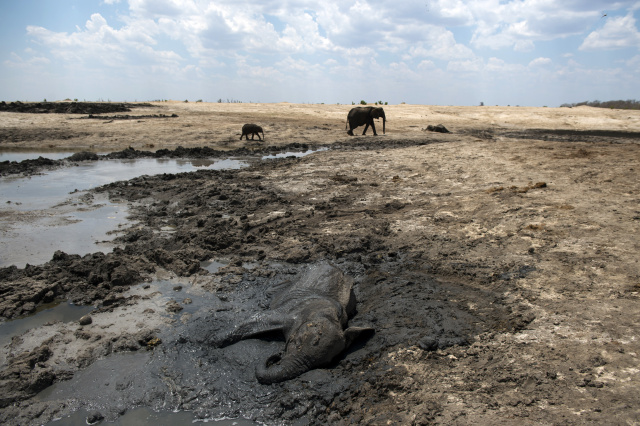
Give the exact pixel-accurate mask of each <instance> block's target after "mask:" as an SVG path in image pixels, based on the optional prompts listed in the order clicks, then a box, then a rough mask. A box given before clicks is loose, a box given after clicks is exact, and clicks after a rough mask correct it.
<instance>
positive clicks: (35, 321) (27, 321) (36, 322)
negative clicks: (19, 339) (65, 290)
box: [0, 302, 94, 365]
mask: <svg viewBox="0 0 640 426" xmlns="http://www.w3.org/2000/svg"><path fill="white" fill-rule="evenodd" d="M93 309H94V308H93V306H79V305H74V304H73V303H71V302H62V303H60V302H52V303H49V304H47V305H44V306H42V307H40V309H38V311H37V312H36V313H34V314H33V315H29V316H26V317H23V318H19V319H15V320H9V321H5V322H2V323H0V347H4V346H5V345H7V344H9V343H10V342H11V339H12V338H13V337H14V336H19V335H21V334H23V333H24V332H26V331H27V330H30V329H32V328H35V327H41V326H43V325H45V324H49V323H53V322H56V321H61V322H70V321H77V320H79V319H80V318H81V317H82V316H83V315H86V314H88V313H90V312H91V311H92V310H93ZM4 361H5V360H4V353H2V354H0V365H1V364H4Z"/></svg>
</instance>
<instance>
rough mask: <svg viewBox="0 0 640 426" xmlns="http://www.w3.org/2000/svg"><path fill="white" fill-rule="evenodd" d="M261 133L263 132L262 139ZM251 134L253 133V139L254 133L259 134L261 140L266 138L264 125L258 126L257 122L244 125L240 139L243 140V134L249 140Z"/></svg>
mask: <svg viewBox="0 0 640 426" xmlns="http://www.w3.org/2000/svg"><path fill="white" fill-rule="evenodd" d="M260 133H262V139H260ZM249 135H251V140H253V136H254V135H257V136H258V140H259V141H262V140H264V130H262V127H260V126H258V125H257V124H245V125H244V126H242V134H241V135H240V140H242V137H243V136H244V137H245V139H246V140H249Z"/></svg>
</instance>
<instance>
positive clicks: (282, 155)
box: [262, 148, 328, 160]
mask: <svg viewBox="0 0 640 426" xmlns="http://www.w3.org/2000/svg"><path fill="white" fill-rule="evenodd" d="M327 149H328V148H320V149H315V150H314V149H309V150H307V151H304V152H280V153H278V154H271V155H265V156H263V157H262V159H263V160H272V159H275V158H287V157H306V156H307V155H309V154H313V153H314V152H321V151H326V150H327Z"/></svg>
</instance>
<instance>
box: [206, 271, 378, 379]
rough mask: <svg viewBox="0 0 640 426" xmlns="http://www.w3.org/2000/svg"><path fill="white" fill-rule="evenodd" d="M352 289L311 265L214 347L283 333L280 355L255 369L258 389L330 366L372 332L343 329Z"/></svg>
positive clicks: (351, 310)
mask: <svg viewBox="0 0 640 426" xmlns="http://www.w3.org/2000/svg"><path fill="white" fill-rule="evenodd" d="M352 285H353V281H352V280H351V279H350V278H348V277H347V276H345V275H344V274H343V273H342V271H340V270H339V269H338V268H336V267H335V266H333V265H331V264H329V263H327V262H320V263H317V264H314V265H311V266H309V267H308V269H307V270H306V272H305V273H304V274H303V275H302V277H301V278H300V279H299V280H298V281H297V282H296V283H294V284H292V285H291V284H290V283H288V282H286V283H283V284H280V285H279V286H277V287H276V288H275V289H273V291H272V292H271V294H272V297H271V301H270V304H269V308H270V310H269V311H266V312H261V313H258V314H255V315H253V316H252V317H251V318H249V319H247V320H246V321H245V322H243V323H241V324H238V325H236V326H235V327H234V328H233V329H231V330H229V331H227V332H224V333H221V334H219V335H218V336H216V337H215V338H214V341H213V343H214V345H215V346H217V347H224V346H228V345H230V344H233V343H235V342H238V341H240V340H242V339H247V338H253V337H259V336H260V335H261V334H264V333H268V332H274V331H281V332H282V333H283V334H284V338H285V341H286V345H285V349H284V353H282V354H277V355H273V356H271V357H269V358H268V359H267V360H266V362H264V364H261V365H259V366H258V367H257V368H256V378H257V379H258V381H259V382H260V383H262V384H271V383H277V382H283V381H285V380H289V379H293V378H294V377H297V376H299V375H301V374H302V373H305V372H307V371H309V370H312V369H314V368H316V367H320V366H322V365H325V364H328V363H329V362H331V360H332V359H333V358H335V357H336V356H337V355H338V354H340V353H341V352H342V351H343V350H344V349H345V348H347V347H348V346H349V345H350V344H351V342H353V340H355V339H356V338H357V337H358V336H359V335H360V334H361V333H370V332H373V329H372V328H366V327H348V328H347V322H348V320H349V315H350V314H353V313H354V311H355V303H356V301H355V295H354V294H353V289H352Z"/></svg>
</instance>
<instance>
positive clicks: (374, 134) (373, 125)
mask: <svg viewBox="0 0 640 426" xmlns="http://www.w3.org/2000/svg"><path fill="white" fill-rule="evenodd" d="M371 130H373V136H378V134H377V133H376V125H375V124H373V120H371Z"/></svg>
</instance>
